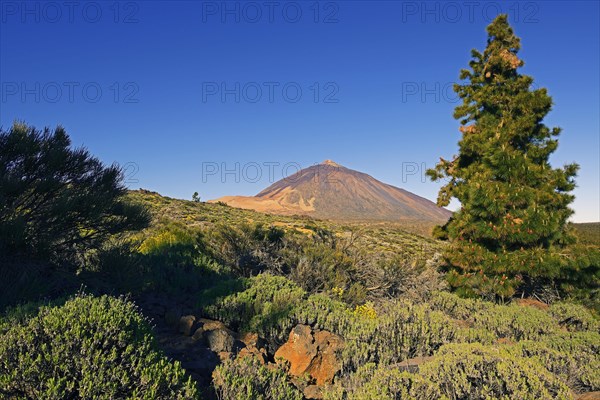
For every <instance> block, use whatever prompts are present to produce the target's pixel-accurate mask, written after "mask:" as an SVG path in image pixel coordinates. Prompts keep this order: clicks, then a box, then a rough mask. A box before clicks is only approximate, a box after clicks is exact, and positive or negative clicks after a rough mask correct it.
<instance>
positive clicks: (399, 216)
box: [214, 160, 452, 223]
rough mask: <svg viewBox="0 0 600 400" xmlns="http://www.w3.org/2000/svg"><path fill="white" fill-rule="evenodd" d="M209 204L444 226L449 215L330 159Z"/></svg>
mask: <svg viewBox="0 0 600 400" xmlns="http://www.w3.org/2000/svg"><path fill="white" fill-rule="evenodd" d="M214 201H221V202H224V203H227V204H228V205H230V206H232V207H238V208H245V209H252V210H256V211H260V212H266V213H272V214H283V215H291V214H306V215H310V216H314V217H317V218H323V219H332V220H354V221H395V222H401V221H415V222H429V223H443V222H445V221H447V220H448V218H449V217H450V216H451V215H452V213H451V212H450V211H448V210H446V209H444V208H441V207H438V206H437V205H436V204H435V203H433V202H431V201H429V200H427V199H425V198H423V197H420V196H417V195H416V194H413V193H411V192H409V191H406V190H404V189H400V188H397V187H395V186H392V185H388V184H386V183H383V182H380V181H378V180H377V179H375V178H373V177H372V176H370V175H367V174H365V173H362V172H359V171H354V170H352V169H349V168H346V167H344V166H342V165H340V164H338V163H336V162H334V161H332V160H325V161H324V162H322V163H321V164H318V165H313V166H311V167H308V168H305V169H302V170H300V171H298V172H296V173H295V174H293V175H290V176H288V177H286V178H284V179H281V180H280V181H277V182H275V183H274V184H272V185H271V186H269V187H268V188H266V189H264V190H263V191H261V192H260V193H258V194H257V195H256V196H253V197H252V196H250V197H249V196H226V197H222V198H220V199H217V200H214Z"/></svg>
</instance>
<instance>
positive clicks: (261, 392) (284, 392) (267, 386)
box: [213, 357, 304, 400]
mask: <svg viewBox="0 0 600 400" xmlns="http://www.w3.org/2000/svg"><path fill="white" fill-rule="evenodd" d="M213 385H214V387H215V389H216V392H217V395H218V396H219V399H223V400H246V399H248V400H249V399H252V400H302V399H303V398H304V396H302V393H301V392H300V391H299V390H298V389H296V388H295V387H294V386H293V385H292V384H291V383H289V381H288V378H287V375H286V373H285V372H284V371H282V370H281V369H279V368H276V369H271V368H267V367H265V366H264V365H261V364H260V362H258V361H257V360H256V359H255V358H254V357H243V358H237V359H235V360H233V361H227V362H225V363H224V364H221V365H219V366H218V367H217V369H215V371H214V374H213Z"/></svg>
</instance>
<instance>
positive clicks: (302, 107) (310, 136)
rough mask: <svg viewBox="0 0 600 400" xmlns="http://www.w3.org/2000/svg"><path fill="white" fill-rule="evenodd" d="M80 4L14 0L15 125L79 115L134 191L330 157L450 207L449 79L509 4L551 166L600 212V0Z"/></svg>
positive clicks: (588, 207)
mask: <svg viewBox="0 0 600 400" xmlns="http://www.w3.org/2000/svg"><path fill="white" fill-rule="evenodd" d="M68 4H69V2H62V1H59V2H37V1H32V2H22V1H6V0H2V1H0V12H1V14H0V82H1V83H2V93H1V96H2V98H1V99H0V125H2V126H3V127H4V128H7V127H8V126H10V125H11V124H12V122H13V121H14V120H25V121H26V122H28V123H30V124H33V125H36V126H38V127H43V126H51V127H54V126H56V125H57V124H62V125H63V126H65V128H66V129H67V131H68V133H69V134H70V135H71V137H72V139H73V143H74V144H75V145H77V146H79V145H84V146H86V147H88V148H89V149H90V150H91V151H92V153H94V154H96V155H97V156H98V157H100V158H101V159H102V160H103V161H104V162H106V163H112V162H118V163H120V164H122V165H127V166H128V169H127V175H128V182H129V186H130V187H131V188H138V187H144V188H147V189H151V190H156V191H158V192H160V193H162V194H164V195H168V196H172V197H179V198H190V197H191V194H192V193H193V192H194V191H198V192H199V193H200V196H201V197H202V199H204V200H206V199H213V198H217V197H220V196H224V195H234V194H243V195H253V194H256V193H257V192H258V191H260V190H261V189H262V188H264V187H266V186H267V185H268V184H269V183H270V181H272V180H274V179H279V178H281V176H282V174H285V173H286V171H287V173H288V174H291V173H293V172H295V168H296V166H301V167H307V166H310V165H312V164H314V163H318V162H321V161H323V160H324V159H333V160H334V161H336V162H338V163H340V164H343V165H345V166H347V167H350V168H353V169H357V170H360V171H364V172H367V173H369V174H370V175H372V176H374V177H376V178H378V179H380V180H382V181H384V182H387V183H390V184H393V185H396V186H400V187H403V188H406V189H407V190H410V191H412V192H414V193H416V194H419V195H422V196H424V197H427V198H430V199H432V200H433V199H435V197H436V195H437V190H438V188H439V184H436V183H431V182H428V181H424V180H423V179H422V178H421V174H420V173H419V171H418V170H420V169H421V168H422V165H425V166H427V167H430V166H433V165H434V164H435V162H436V161H437V160H438V158H439V157H440V156H443V157H446V158H449V157H451V156H452V155H453V154H454V153H456V150H457V146H456V143H457V141H458V139H459V131H458V123H457V121H455V120H454V119H453V118H452V112H453V108H454V106H455V105H456V103H455V102H454V100H455V99H454V95H453V93H452V91H451V90H450V89H449V87H450V86H449V85H450V84H451V83H452V82H453V81H455V80H457V78H458V73H459V70H460V69H461V68H464V67H466V66H467V63H468V61H469V58H470V50H471V49H472V48H478V49H483V48H484V47H485V39H486V33H485V26H486V25H487V24H488V23H489V22H490V20H491V19H492V18H493V17H494V16H495V15H496V14H497V13H498V12H499V11H502V12H507V13H509V14H510V21H511V23H512V24H513V26H514V28H515V30H516V32H517V34H518V35H519V36H520V37H521V38H522V45H523V46H522V47H523V48H522V51H521V53H520V55H521V57H522V58H523V59H524V60H525V62H526V65H525V67H524V68H523V72H524V73H527V74H530V75H533V76H534V78H535V79H536V84H537V85H538V86H539V87H547V88H548V90H549V92H550V94H551V95H552V96H553V99H554V102H555V107H554V110H553V111H552V112H551V114H550V115H549V116H548V118H547V119H546V122H547V123H548V124H549V125H550V126H555V125H557V126H560V127H562V128H563V134H562V136H561V139H560V146H559V149H558V151H557V152H556V153H555V155H553V157H552V162H553V164H554V165H555V166H560V165H562V164H564V163H567V162H572V161H576V162H578V163H579V164H580V165H581V172H580V175H579V178H578V188H577V190H576V192H575V194H576V196H577V200H576V202H575V204H574V208H575V210H576V215H575V218H574V219H575V220H576V221H598V220H600V194H599V190H600V189H599V181H600V176H599V170H600V165H599V158H600V154H599V153H600V142H599V141H600V138H599V137H600V116H599V114H600V101H599V96H600V94H599V93H600V84H599V76H600V60H599V57H600V56H599V53H600V50H599V48H600V43H599V40H600V39H599V38H600V28H599V20H600V10H599V6H598V4H599V3H598V2H597V1H589V2H586V1H582V2H573V1H570V2H559V1H539V2H535V1H529V2H515V1H513V2H485V1H484V2H421V1H417V2H413V1H369V2H366V1H365V2H363V1H338V2H327V1H321V2H319V3H316V2H313V1H298V2H286V1H279V2H265V1H259V2H227V3H226V6H224V5H223V4H224V3H222V2H220V1H219V2H210V1H209V2H201V1H198V2H192V1H188V2H175V1H169V2H162V1H139V2H135V1H134V2H128V1H121V2H114V1H97V2H89V1H80V2H78V3H76V4H75V5H73V6H69V5H68ZM473 4H475V5H473ZM224 7H226V9H225V8H224ZM315 84H316V85H315ZM223 85H224V87H223ZM238 85H239V86H238ZM223 89H225V91H223ZM259 90H260V92H259ZM98 91H99V92H98ZM298 91H300V92H301V94H302V95H301V97H299V98H298V97H297V93H298ZM236 97H239V99H236ZM215 163H216V164H215ZM236 163H239V168H238V170H237V172H235V171H236ZM253 163H256V164H253ZM268 163H278V164H268ZM257 164H258V166H260V170H261V174H262V175H261V178H260V179H258V181H257V179H255V178H256V172H257V168H256V166H257ZM269 165H273V167H270V166H269ZM215 166H217V167H218V169H219V171H217V174H214V175H207V172H209V171H211V170H212V169H214V167H215ZM284 166H287V168H286V169H284ZM222 167H225V168H227V169H229V170H232V171H234V172H231V173H229V174H226V175H225V176H224V177H221V174H220V172H221V171H220V170H221V168H222ZM271 168H272V171H274V176H273V177H269V172H270V169H271ZM415 169H417V171H416V173H415V174H410V173H411V172H412V171H413V170H415ZM403 171H404V177H403ZM236 175H238V176H236ZM222 178H224V179H222ZM238 179H239V181H240V182H239V183H237V182H236V180H238Z"/></svg>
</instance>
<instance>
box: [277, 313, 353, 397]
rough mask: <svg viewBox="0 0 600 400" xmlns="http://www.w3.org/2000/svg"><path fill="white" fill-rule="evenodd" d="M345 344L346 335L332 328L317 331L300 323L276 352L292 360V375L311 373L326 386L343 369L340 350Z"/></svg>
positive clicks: (286, 359) (314, 378)
mask: <svg viewBox="0 0 600 400" xmlns="http://www.w3.org/2000/svg"><path fill="white" fill-rule="evenodd" d="M342 346H343V341H342V339H341V338H340V337H339V336H337V335H335V334H333V333H331V332H328V331H316V332H313V330H312V329H311V327H310V326H307V325H297V326H296V327H295V328H293V329H292V331H291V332H290V336H289V339H288V341H287V342H286V343H285V344H284V345H283V346H281V347H280V348H279V349H278V350H277V351H276V352H275V360H276V361H278V362H282V361H283V362H288V363H289V374H290V375H292V376H295V377H301V376H304V375H308V376H310V377H311V378H312V379H313V380H314V381H315V382H316V384H317V386H322V385H325V384H328V383H331V382H332V381H333V377H334V376H335V374H336V373H337V372H338V371H339V370H340V369H341V362H340V360H339V359H338V357H337V354H336V353H337V352H338V351H339V350H340V349H341V348H342Z"/></svg>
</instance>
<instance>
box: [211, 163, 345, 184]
mask: <svg viewBox="0 0 600 400" xmlns="http://www.w3.org/2000/svg"><path fill="white" fill-rule="evenodd" d="M338 172H339V170H337V169H336V168H331V167H330V166H329V165H327V164H323V163H321V164H316V163H315V164H312V165H309V166H307V167H302V165H301V164H300V163H298V162H295V161H288V162H279V161H261V162H259V161H250V162H244V163H242V162H218V161H205V162H202V164H201V178H202V183H208V182H210V181H213V182H214V181H217V182H220V183H240V182H246V183H258V182H260V181H262V180H264V179H266V180H267V182H268V183H274V182H276V181H279V180H283V181H286V182H290V183H294V182H298V181H300V180H302V179H314V180H315V182H329V183H339V180H336V175H337V174H338Z"/></svg>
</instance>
